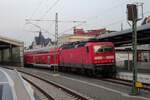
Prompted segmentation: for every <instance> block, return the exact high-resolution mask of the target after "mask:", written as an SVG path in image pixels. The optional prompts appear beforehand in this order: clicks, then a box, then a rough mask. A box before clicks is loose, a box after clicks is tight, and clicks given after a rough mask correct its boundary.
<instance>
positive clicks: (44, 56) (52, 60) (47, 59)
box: [24, 48, 59, 67]
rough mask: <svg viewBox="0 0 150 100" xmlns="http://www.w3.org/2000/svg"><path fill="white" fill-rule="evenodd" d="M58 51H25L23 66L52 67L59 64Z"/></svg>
mask: <svg viewBox="0 0 150 100" xmlns="http://www.w3.org/2000/svg"><path fill="white" fill-rule="evenodd" d="M58 53H59V49H58V48H57V49H56V48H41V49H35V50H27V51H25V55H24V59H25V66H31V65H32V66H42V67H53V66H58V64H59V55H58Z"/></svg>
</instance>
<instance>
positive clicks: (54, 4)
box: [40, 0, 60, 19]
mask: <svg viewBox="0 0 150 100" xmlns="http://www.w3.org/2000/svg"><path fill="white" fill-rule="evenodd" d="M59 1H60V0H56V1H55V2H54V3H53V4H52V6H50V7H49V8H48V10H46V12H45V13H44V14H43V15H42V16H41V17H40V19H42V18H43V17H44V16H45V15H47V14H48V12H50V10H52V9H53V8H54V7H55V6H56V5H57V4H58V2H59Z"/></svg>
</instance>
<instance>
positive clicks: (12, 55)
mask: <svg viewBox="0 0 150 100" xmlns="http://www.w3.org/2000/svg"><path fill="white" fill-rule="evenodd" d="M0 64H5V65H15V66H23V47H13V48H12V50H10V48H9V49H2V50H0Z"/></svg>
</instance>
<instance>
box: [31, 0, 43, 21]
mask: <svg viewBox="0 0 150 100" xmlns="http://www.w3.org/2000/svg"><path fill="white" fill-rule="evenodd" d="M44 2H45V1H44V0H41V1H40V2H39V4H38V6H37V7H36V8H35V9H34V11H33V12H32V14H31V16H30V17H29V19H32V17H33V16H34V15H35V13H36V12H37V11H38V10H39V9H40V8H41V6H42V5H43V3H44Z"/></svg>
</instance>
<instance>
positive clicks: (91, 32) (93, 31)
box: [74, 28, 107, 37]
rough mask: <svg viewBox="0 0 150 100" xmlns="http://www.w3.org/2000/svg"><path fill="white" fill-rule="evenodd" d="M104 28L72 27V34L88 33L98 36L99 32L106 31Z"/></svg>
mask: <svg viewBox="0 0 150 100" xmlns="http://www.w3.org/2000/svg"><path fill="white" fill-rule="evenodd" d="M106 31H107V30H106V29H105V28H102V29H95V30H86V31H85V30H83V29H78V28H74V35H88V36H95V37H96V36H99V35H101V34H104V33H106Z"/></svg>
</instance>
